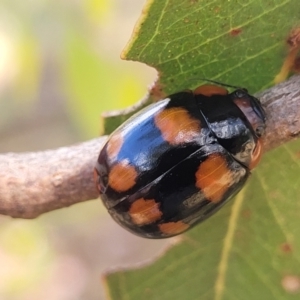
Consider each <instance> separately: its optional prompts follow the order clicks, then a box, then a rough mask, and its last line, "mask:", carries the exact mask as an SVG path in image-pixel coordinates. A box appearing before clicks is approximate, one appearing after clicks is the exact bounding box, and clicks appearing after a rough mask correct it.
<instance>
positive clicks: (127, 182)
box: [108, 160, 138, 192]
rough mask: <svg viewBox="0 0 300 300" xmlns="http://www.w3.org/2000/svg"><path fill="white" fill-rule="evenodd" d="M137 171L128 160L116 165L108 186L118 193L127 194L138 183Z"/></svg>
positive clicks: (112, 170)
mask: <svg viewBox="0 0 300 300" xmlns="http://www.w3.org/2000/svg"><path fill="white" fill-rule="evenodd" d="M137 175H138V174H137V171H136V170H135V168H134V166H131V165H130V164H129V163H128V162H127V161H126V160H123V161H120V162H119V163H118V164H116V165H114V166H113V167H112V168H111V170H110V172H109V174H108V185H109V186H110V187H111V188H112V189H114V190H115V191H117V192H125V191H127V190H129V189H130V188H132V187H133V186H134V185H135V183H136V178H137Z"/></svg>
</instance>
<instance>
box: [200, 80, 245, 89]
mask: <svg viewBox="0 0 300 300" xmlns="http://www.w3.org/2000/svg"><path fill="white" fill-rule="evenodd" d="M199 80H203V81H207V82H212V83H215V84H218V85H221V86H226V87H231V88H234V89H241V90H245V88H242V87H240V86H235V85H231V84H227V83H222V82H219V81H215V80H211V79H206V78H199Z"/></svg>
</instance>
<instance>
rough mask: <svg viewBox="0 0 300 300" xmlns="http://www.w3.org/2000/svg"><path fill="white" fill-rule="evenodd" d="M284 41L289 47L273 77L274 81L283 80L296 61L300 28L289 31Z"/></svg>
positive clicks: (299, 42)
mask: <svg viewBox="0 0 300 300" xmlns="http://www.w3.org/2000/svg"><path fill="white" fill-rule="evenodd" d="M286 43H287V45H288V47H289V52H288V54H287V56H286V58H285V60H284V62H283V64H282V67H281V70H280V72H279V73H278V74H277V75H276V77H275V79H274V82H275V83H279V82H282V81H284V80H285V79H286V78H287V76H288V75H289V73H290V72H291V71H292V70H293V69H294V67H295V64H296V63H297V55H298V52H299V50H300V28H296V29H293V30H292V31H291V33H290V35H289V36H288V38H287V40H286Z"/></svg>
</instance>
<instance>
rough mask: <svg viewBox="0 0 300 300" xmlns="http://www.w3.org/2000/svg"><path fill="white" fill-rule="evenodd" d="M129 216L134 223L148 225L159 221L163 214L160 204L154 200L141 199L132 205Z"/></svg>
mask: <svg viewBox="0 0 300 300" xmlns="http://www.w3.org/2000/svg"><path fill="white" fill-rule="evenodd" d="M129 214H130V217H131V220H132V222H133V223H135V224H137V225H146V224H151V223H153V222H155V221H157V220H159V219H160V218H161V216H162V214H163V213H162V212H161V211H160V209H159V203H157V202H155V200H154V199H150V200H145V199H144V198H140V199H137V200H136V201H134V202H133V203H132V205H131V207H130V209H129Z"/></svg>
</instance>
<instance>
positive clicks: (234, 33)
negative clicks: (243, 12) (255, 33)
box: [230, 28, 242, 36]
mask: <svg viewBox="0 0 300 300" xmlns="http://www.w3.org/2000/svg"><path fill="white" fill-rule="evenodd" d="M241 33H242V29H241V28H234V29H231V30H230V35H231V36H238V35H240V34H241Z"/></svg>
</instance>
